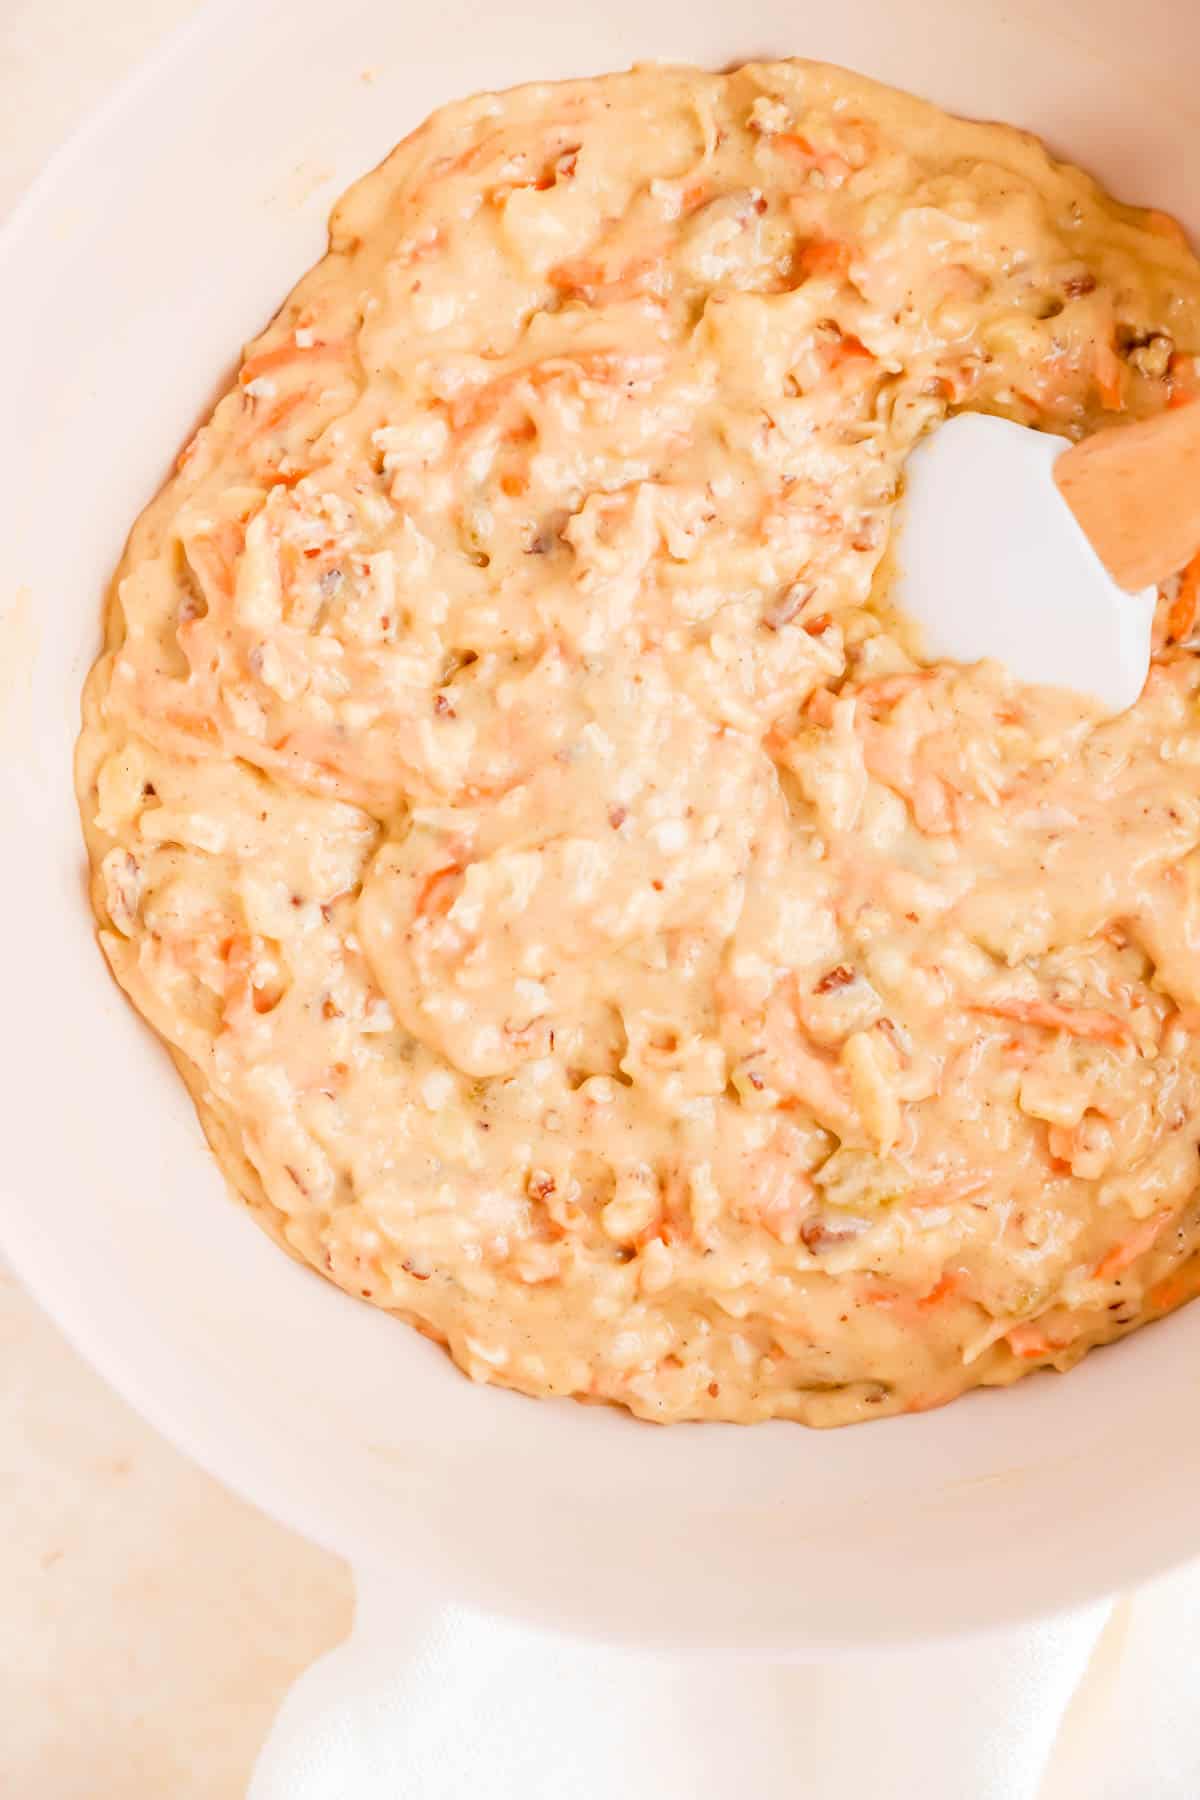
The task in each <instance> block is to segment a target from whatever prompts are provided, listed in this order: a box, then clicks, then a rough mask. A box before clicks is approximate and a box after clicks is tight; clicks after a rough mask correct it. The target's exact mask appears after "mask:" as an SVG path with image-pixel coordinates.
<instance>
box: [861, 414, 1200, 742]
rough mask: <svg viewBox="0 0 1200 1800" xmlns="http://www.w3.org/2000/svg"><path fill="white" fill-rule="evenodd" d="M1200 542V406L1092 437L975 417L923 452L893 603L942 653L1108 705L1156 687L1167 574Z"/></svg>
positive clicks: (912, 481)
mask: <svg viewBox="0 0 1200 1800" xmlns="http://www.w3.org/2000/svg"><path fill="white" fill-rule="evenodd" d="M1198 550H1200V404H1192V405H1188V406H1183V407H1178V408H1176V409H1175V410H1173V411H1170V412H1165V413H1163V414H1161V415H1160V416H1159V417H1157V418H1154V419H1147V420H1142V421H1139V422H1138V423H1136V424H1131V425H1117V426H1112V427H1109V428H1107V429H1105V430H1103V431H1099V432H1097V433H1095V435H1094V436H1092V437H1090V438H1086V439H1084V441H1083V442H1082V443H1079V444H1071V443H1070V441H1069V440H1068V439H1066V438H1061V437H1055V436H1052V435H1051V434H1049V433H1047V432H1040V431H1032V430H1030V429H1028V428H1027V427H1026V426H1024V425H1016V424H1013V423H1012V422H1011V421H1010V420H1008V419H997V418H992V417H991V416H990V415H987V414H984V413H961V414H959V415H958V416H957V417H956V418H953V419H951V420H949V421H948V422H947V423H946V424H945V425H943V426H941V428H940V429H939V430H938V431H936V432H935V433H934V434H933V436H932V437H931V438H930V439H928V440H927V442H926V443H924V444H922V445H921V446H920V447H919V448H918V449H917V450H916V451H914V453H913V455H912V456H911V457H910V459H909V464H908V472H907V493H906V498H905V508H904V516H903V525H902V531H901V537H900V542H899V553H898V564H899V572H898V575H897V578H896V583H895V586H894V588H893V596H892V597H893V599H894V600H895V602H896V603H897V604H898V605H899V606H900V607H902V608H903V609H904V610H905V611H906V612H907V613H908V614H909V615H910V617H912V618H913V619H915V621H916V622H917V625H918V627H919V631H920V641H921V649H922V651H923V653H924V654H925V655H926V656H929V657H931V658H948V659H950V660H952V661H955V662H967V663H969V662H977V661H980V660H981V659H983V658H985V657H986V658H994V659H995V660H997V661H999V662H1003V663H1005V664H1006V665H1007V666H1008V668H1009V670H1010V671H1011V672H1012V674H1014V675H1015V676H1016V677H1017V678H1018V679H1019V680H1021V681H1029V682H1039V683H1044V684H1046V685H1049V686H1053V687H1067V688H1074V689H1076V690H1077V691H1079V692H1080V693H1082V694H1085V695H1089V696H1090V697H1092V698H1093V699H1094V700H1096V701H1098V702H1099V703H1100V705H1101V706H1102V707H1103V708H1104V709H1105V710H1106V711H1108V712H1111V713H1117V712H1121V711H1123V710H1124V709H1125V708H1126V707H1127V706H1132V704H1133V702H1134V701H1135V700H1136V699H1137V697H1138V695H1139V694H1140V693H1141V690H1142V686H1143V684H1144V682H1145V679H1146V672H1147V669H1148V668H1149V663H1150V634H1151V625H1152V622H1153V617H1154V603H1155V592H1156V586H1157V583H1159V582H1160V581H1165V580H1167V579H1168V578H1169V577H1171V576H1173V575H1174V574H1176V573H1177V572H1178V571H1179V570H1181V569H1182V568H1183V567H1184V566H1185V565H1186V564H1187V563H1188V562H1189V561H1190V560H1191V559H1192V558H1194V557H1195V555H1196V553H1197V551H1198Z"/></svg>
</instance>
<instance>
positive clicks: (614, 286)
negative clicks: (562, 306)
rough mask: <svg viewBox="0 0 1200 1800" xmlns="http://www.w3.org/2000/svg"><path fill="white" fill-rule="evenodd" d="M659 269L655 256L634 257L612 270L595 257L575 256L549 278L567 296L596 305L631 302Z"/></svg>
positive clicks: (559, 266) (555, 268) (561, 264)
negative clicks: (611, 302)
mask: <svg viewBox="0 0 1200 1800" xmlns="http://www.w3.org/2000/svg"><path fill="white" fill-rule="evenodd" d="M658 266H659V258H658V257H657V256H654V255H643V256H634V257H631V258H630V259H629V261H628V262H626V263H623V264H622V265H621V266H620V267H618V268H609V267H608V266H606V265H605V264H604V263H602V262H599V261H597V260H596V259H595V258H593V257H586V256H580V257H574V258H572V259H571V260H570V261H568V262H563V263H556V264H555V266H554V268H552V269H551V270H550V271H549V273H548V275H547V279H548V280H549V282H550V283H551V285H552V286H553V287H556V288H559V289H560V290H561V291H562V292H563V293H564V294H566V295H568V297H571V298H575V297H579V298H582V299H584V300H586V301H587V302H588V305H589V306H594V305H595V304H596V303H597V302H598V301H600V302H606V301H614V300H632V299H634V298H635V297H636V296H637V295H638V294H641V293H643V292H644V291H645V289H646V287H647V286H648V277H649V276H650V275H651V274H652V273H653V272H654V270H655V269H656V268H657V267H658Z"/></svg>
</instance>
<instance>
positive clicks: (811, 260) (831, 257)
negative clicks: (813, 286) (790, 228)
mask: <svg viewBox="0 0 1200 1800" xmlns="http://www.w3.org/2000/svg"><path fill="white" fill-rule="evenodd" d="M850 257H851V249H850V245H849V244H844V243H840V242H839V241H838V240H837V239H835V238H809V240H808V242H807V243H806V244H802V245H801V247H800V250H799V253H798V254H797V257H796V268H797V269H798V271H799V273H800V274H801V275H805V276H809V275H830V276H833V277H835V278H839V277H842V276H844V275H845V274H846V273H847V271H848V270H849V268H850Z"/></svg>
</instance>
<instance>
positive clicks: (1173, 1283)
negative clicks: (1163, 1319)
mask: <svg viewBox="0 0 1200 1800" xmlns="http://www.w3.org/2000/svg"><path fill="white" fill-rule="evenodd" d="M1198 1276H1200V1271H1197V1270H1195V1269H1193V1270H1192V1271H1191V1273H1190V1274H1188V1273H1187V1272H1186V1271H1182V1270H1176V1271H1175V1273H1174V1274H1173V1275H1168V1276H1167V1277H1166V1278H1165V1280H1163V1281H1160V1282H1158V1283H1157V1284H1156V1286H1154V1287H1152V1288H1151V1289H1150V1292H1149V1294H1148V1295H1147V1299H1148V1300H1149V1302H1150V1304H1151V1306H1152V1307H1153V1308H1154V1310H1155V1311H1156V1312H1172V1311H1173V1310H1174V1309H1175V1307H1177V1306H1182V1305H1183V1303H1184V1301H1185V1300H1190V1299H1191V1298H1192V1296H1193V1295H1194V1294H1195V1292H1196V1285H1197V1278H1198Z"/></svg>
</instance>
